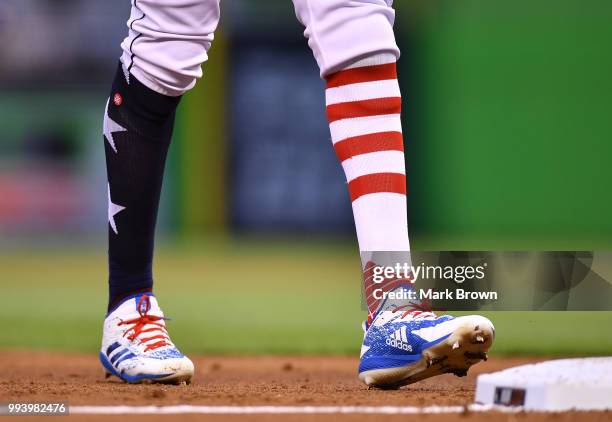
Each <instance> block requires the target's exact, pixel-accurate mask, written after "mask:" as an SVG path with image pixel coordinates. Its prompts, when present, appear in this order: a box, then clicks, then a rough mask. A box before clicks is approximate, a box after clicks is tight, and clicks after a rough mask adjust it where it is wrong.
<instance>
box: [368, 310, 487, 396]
mask: <svg viewBox="0 0 612 422" xmlns="http://www.w3.org/2000/svg"><path fill="white" fill-rule="evenodd" d="M494 337H495V328H494V327H493V324H492V323H491V321H490V320H488V319H487V318H485V317H483V316H480V315H469V316H462V317H457V318H454V317H452V316H450V315H444V316H440V317H437V316H436V315H435V314H433V313H431V312H420V311H407V312H402V311H399V310H398V311H383V312H380V313H379V314H378V315H377V316H376V318H375V319H374V321H373V323H372V325H371V326H369V327H367V330H366V333H365V337H364V340H363V346H362V349H361V350H362V353H361V362H360V365H359V379H361V380H362V381H363V382H364V383H365V384H366V385H368V386H369V387H378V388H398V387H401V386H403V385H407V384H412V383H414V382H417V381H420V380H423V379H425V378H429V377H433V376H436V375H440V374H445V373H451V374H455V375H457V376H465V375H466V374H467V371H468V369H469V368H470V366H472V365H474V364H476V363H478V362H480V361H481V360H486V359H487V352H488V350H489V348H490V347H491V345H492V344H493V339H494Z"/></svg>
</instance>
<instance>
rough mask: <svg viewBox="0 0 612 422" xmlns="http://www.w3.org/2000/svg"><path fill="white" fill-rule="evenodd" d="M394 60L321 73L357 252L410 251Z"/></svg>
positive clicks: (387, 58)
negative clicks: (323, 75)
mask: <svg viewBox="0 0 612 422" xmlns="http://www.w3.org/2000/svg"><path fill="white" fill-rule="evenodd" d="M395 62H396V58H395V56H394V55H391V54H381V55H377V56H373V57H369V58H366V59H363V60H360V61H358V62H357V63H354V64H353V65H351V66H349V67H347V68H345V69H343V70H341V71H339V72H336V73H333V74H331V75H329V76H328V77H327V78H326V80H327V89H326V92H325V96H326V104H327V118H328V120H329V127H330V131H331V137H332V142H333V144H334V149H335V150H336V154H337V155H338V158H339V159H340V161H341V162H342V167H343V168H344V173H345V175H346V179H347V181H348V188H349V192H350V197H351V201H352V206H353V215H354V218H355V227H356V229H357V239H358V241H359V249H360V250H361V251H362V252H363V251H409V250H410V243H409V241H408V222H407V209H406V166H405V162H404V144H403V138H402V125H401V120H400V112H401V94H400V89H399V84H398V82H397V71H396V65H395Z"/></svg>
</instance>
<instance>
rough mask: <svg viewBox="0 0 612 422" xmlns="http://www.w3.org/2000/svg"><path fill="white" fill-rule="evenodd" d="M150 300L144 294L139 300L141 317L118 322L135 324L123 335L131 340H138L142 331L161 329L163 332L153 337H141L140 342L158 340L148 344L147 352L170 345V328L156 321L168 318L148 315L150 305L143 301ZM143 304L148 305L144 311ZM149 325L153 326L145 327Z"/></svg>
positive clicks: (148, 331) (149, 331)
mask: <svg viewBox="0 0 612 422" xmlns="http://www.w3.org/2000/svg"><path fill="white" fill-rule="evenodd" d="M148 300H149V299H148V297H147V296H146V295H143V296H142V297H141V298H140V301H139V302H138V313H139V314H140V317H138V318H134V319H129V320H125V321H121V322H120V323H119V324H118V325H129V324H133V326H131V327H129V328H128V329H127V330H126V331H125V332H124V333H123V336H124V337H127V339H128V340H130V341H134V340H136V339H137V338H138V337H139V336H140V335H141V334H142V333H152V332H156V331H159V332H160V333H161V334H157V335H154V336H151V337H147V338H142V339H139V340H140V341H139V343H138V344H143V343H147V342H149V341H151V340H158V341H156V342H155V343H151V344H147V345H146V347H145V349H144V351H145V352H148V351H149V350H154V349H157V348H159V347H162V346H169V345H170V343H169V340H170V338H169V337H168V330H167V329H166V326H165V324H163V323H160V322H156V321H164V320H165V319H166V318H164V317H159V316H155V315H148V314H147V312H148V311H149V306H148V304H145V303H144V302H143V301H148ZM143 304H144V305H147V306H144V309H145V310H144V311H143V310H142V309H143V306H142V305H143ZM147 325H152V327H150V328H146V329H145V328H144V327H145V326H147Z"/></svg>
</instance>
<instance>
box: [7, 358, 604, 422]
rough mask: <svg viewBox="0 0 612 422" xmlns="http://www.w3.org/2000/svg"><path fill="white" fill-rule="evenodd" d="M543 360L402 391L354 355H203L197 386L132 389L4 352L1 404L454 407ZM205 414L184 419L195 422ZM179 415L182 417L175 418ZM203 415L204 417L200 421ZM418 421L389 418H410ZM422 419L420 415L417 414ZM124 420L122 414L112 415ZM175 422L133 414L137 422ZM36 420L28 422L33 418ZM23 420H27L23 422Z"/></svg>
mask: <svg viewBox="0 0 612 422" xmlns="http://www.w3.org/2000/svg"><path fill="white" fill-rule="evenodd" d="M538 360H542V359H529V358H511V359H509V358H506V359H502V358H492V359H490V360H489V361H488V362H484V363H481V364H479V365H477V366H475V367H474V368H472V370H471V371H470V374H469V375H468V376H467V377H464V378H458V377H455V376H452V375H444V376H441V377H437V378H433V379H429V380H426V381H423V382H421V383H417V384H413V385H411V386H407V387H404V388H402V389H400V390H396V391H381V390H368V389H367V388H366V387H365V386H364V385H363V384H361V383H360V382H359V381H358V380H357V378H356V367H357V359H355V358H352V357H279V356H263V357H220V356H208V357H196V358H195V359H194V362H195V364H196V377H195V379H194V382H193V384H192V385H189V386H186V385H183V386H167V385H128V384H124V383H122V382H120V381H118V380H116V379H109V380H105V379H104V376H103V371H102V368H101V366H100V364H99V362H98V360H97V357H96V356H94V355H82V354H60V353H44V352H29V351H28V352H20V351H4V352H0V371H1V372H0V373H1V374H2V376H1V378H0V401H21V402H34V401H36V402H41V401H47V402H53V401H67V402H69V404H70V405H71V406H76V405H129V406H136V405H177V404H191V405H214V406H218V405H228V406H255V405H266V406H283V405H291V406H331V405H334V406H352V405H357V406H419V407H422V406H430V405H438V406H446V405H449V406H450V405H460V406H461V405H467V404H470V403H472V402H473V399H474V388H475V376H476V375H477V374H478V373H482V372H492V371H497V370H500V369H503V368H507V367H509V366H515V365H519V364H524V363H528V362H535V361H538ZM196 416H197V415H180V418H181V419H183V420H185V421H187V420H195V418H196ZM496 416H498V417H499V418H500V419H501V420H513V421H514V420H528V421H532V420H533V421H536V420H538V421H539V420H547V421H548V420H552V419H553V418H554V419H556V420H568V421H569V420H577V419H580V420H588V421H591V420H612V413H611V412H600V413H564V414H561V415H551V414H525V413H519V414H497V415H496ZM73 417H74V418H77V417H78V418H79V419H80V420H82V419H85V420H100V421H101V420H108V419H109V416H102V415H100V416H97V415H96V416H94V415H87V416H85V415H74V416H73ZM174 417H175V418H176V417H178V416H177V415H174ZM200 417H203V416H202V415H200ZM407 417H408V418H409V417H411V416H410V415H396V416H391V415H389V416H387V415H385V416H384V418H392V419H395V418H397V419H398V420H399V418H402V419H404V420H405V419H406V418H407ZM412 417H414V416H412ZM418 417H419V418H425V419H428V420H434V419H437V418H443V419H444V420H465V418H466V417H469V419H470V420H474V421H476V420H483V421H484V420H486V419H489V418H490V415H489V414H486V413H484V414H483V413H470V412H467V411H466V412H464V413H456V414H450V415H449V414H447V415H443V416H441V415H419V416H418ZM110 418H112V419H117V420H118V419H119V418H120V417H119V416H115V417H110ZM145 418H146V419H147V420H148V421H151V419H164V418H166V419H168V420H170V418H172V415H170V416H162V415H157V416H151V415H146V416H145V415H142V416H140V415H131V416H130V419H132V420H144V419H145ZM206 418H207V419H208V420H211V419H214V420H237V419H241V420H253V421H263V420H269V419H271V418H272V419H276V420H279V421H280V420H297V419H304V418H309V419H313V420H314V419H316V420H329V421H331V420H334V421H337V422H341V421H343V420H357V419H359V420H380V418H381V415H312V416H307V415H276V416H272V415H243V416H241V415H206ZM25 419H28V418H25ZM20 420H21V419H20Z"/></svg>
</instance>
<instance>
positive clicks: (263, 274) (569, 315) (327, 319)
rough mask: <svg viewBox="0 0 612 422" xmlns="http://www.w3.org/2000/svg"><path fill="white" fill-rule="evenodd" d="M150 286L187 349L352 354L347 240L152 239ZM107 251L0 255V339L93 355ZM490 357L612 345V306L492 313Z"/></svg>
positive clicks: (355, 291)
mask: <svg viewBox="0 0 612 422" xmlns="http://www.w3.org/2000/svg"><path fill="white" fill-rule="evenodd" d="M155 271H156V293H157V295H158V297H159V298H160V302H161V304H162V306H163V308H164V311H165V313H166V314H167V315H168V316H169V317H171V318H172V321H169V323H168V325H169V327H170V332H171V334H172V336H173V339H174V340H175V342H176V343H177V344H178V345H180V347H181V348H182V349H183V350H184V351H185V352H188V353H232V354H249V353H290V354H309V353H320V354H327V353H329V354H343V353H350V354H357V353H358V350H359V347H360V341H361V329H360V322H361V320H362V319H363V317H364V312H363V311H362V310H361V309H360V279H359V261H358V257H357V254H356V251H355V250H354V246H353V243H352V242H350V243H349V242H346V243H345V242H342V241H331V240H316V241H310V242H288V241H281V240H267V241H265V242H262V241H261V240H259V241H240V242H232V241H229V240H227V241H219V242H216V243H215V244H214V245H213V244H212V243H210V242H209V243H205V244H203V245H198V246H194V245H181V246H173V247H169V246H166V247H161V248H158V253H157V261H156V268H155ZM105 279H106V266H105V253H104V252H103V251H100V250H95V249H92V248H78V247H56V248H51V249H49V248H37V249H36V248H35V249H22V250H19V251H16V250H15V249H11V250H9V251H7V250H4V251H2V252H1V253H0V324H1V326H2V331H3V333H2V335H1V336H0V347H2V348H8V347H10V348H36V349H54V350H66V351H82V352H96V351H97V349H98V347H99V340H100V332H101V325H102V319H103V317H104V312H105V302H106V281H105ZM486 315H487V316H489V317H490V318H491V319H492V320H493V322H494V323H495V325H496V330H497V339H496V344H495V346H494V350H493V353H495V354H529V355H537V354H543V355H602V354H612V336H610V335H605V332H607V333H609V327H610V326H612V312H489V313H487V314H486Z"/></svg>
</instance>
